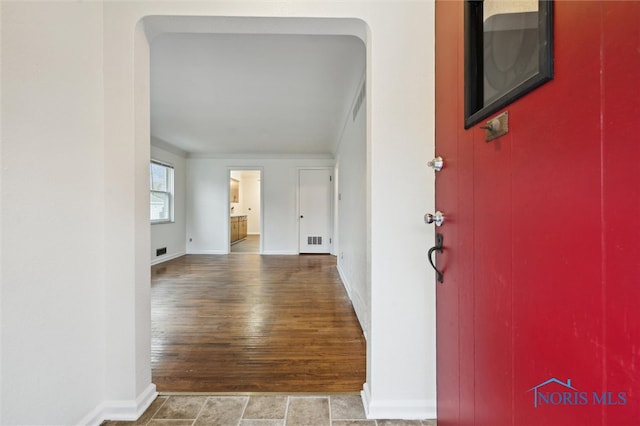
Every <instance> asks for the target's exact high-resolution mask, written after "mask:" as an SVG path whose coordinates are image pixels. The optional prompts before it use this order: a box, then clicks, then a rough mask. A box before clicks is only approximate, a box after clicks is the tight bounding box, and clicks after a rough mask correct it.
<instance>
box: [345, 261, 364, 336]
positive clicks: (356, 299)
mask: <svg viewBox="0 0 640 426" xmlns="http://www.w3.org/2000/svg"><path fill="white" fill-rule="evenodd" d="M337 269H338V275H340V279H341V280H342V285H343V286H344V288H345V290H347V295H348V296H349V300H351V305H353V310H354V311H355V313H356V318H358V322H359V323H360V328H361V329H362V333H363V334H364V338H365V340H368V334H369V329H368V326H367V323H366V319H365V318H366V317H365V312H366V311H365V309H364V308H365V306H366V304H365V303H364V301H363V300H362V299H361V298H360V295H359V294H358V293H355V294H354V293H353V292H352V291H351V283H350V282H349V280H348V279H347V277H346V275H345V274H344V272H343V271H342V268H341V267H340V263H339V262H338V265H337Z"/></svg>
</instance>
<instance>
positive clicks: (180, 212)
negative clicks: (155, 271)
mask: <svg viewBox="0 0 640 426" xmlns="http://www.w3.org/2000/svg"><path fill="white" fill-rule="evenodd" d="M151 158H152V159H154V160H159V161H161V162H164V163H166V164H169V165H172V166H173V187H174V188H173V189H174V194H175V195H174V210H173V218H174V221H173V222H172V223H158V224H152V225H151V253H150V255H151V264H152V265H153V264H156V263H160V262H164V261H166V260H169V259H173V258H176V257H179V256H182V255H184V254H185V253H186V232H187V227H186V215H185V200H186V198H187V197H186V189H187V188H186V178H187V176H186V160H185V158H184V157H183V156H182V155H180V154H176V153H173V152H169V151H168V150H165V149H162V148H159V147H157V146H151ZM162 247H166V248H167V254H165V255H161V256H156V249H158V248H162Z"/></svg>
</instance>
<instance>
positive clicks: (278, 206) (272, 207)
mask: <svg viewBox="0 0 640 426" xmlns="http://www.w3.org/2000/svg"><path fill="white" fill-rule="evenodd" d="M332 165H333V160H332V159H214V158H189V159H187V240H189V239H190V240H191V241H190V242H188V243H187V252H188V253H199V254H224V253H228V252H229V234H228V232H229V231H228V230H229V225H228V222H229V203H228V196H229V195H228V191H229V169H240V168H243V167H244V168H260V169H261V170H262V178H261V179H262V197H263V205H264V210H262V211H261V214H262V216H263V218H262V221H263V225H264V228H263V229H262V233H261V239H262V250H263V253H264V254H297V253H298V216H297V214H296V213H297V188H298V186H297V185H298V168H299V167H317V166H332ZM234 204H236V203H234ZM237 204H238V206H239V205H240V203H237ZM238 209H241V207H238ZM236 213H237V212H236Z"/></svg>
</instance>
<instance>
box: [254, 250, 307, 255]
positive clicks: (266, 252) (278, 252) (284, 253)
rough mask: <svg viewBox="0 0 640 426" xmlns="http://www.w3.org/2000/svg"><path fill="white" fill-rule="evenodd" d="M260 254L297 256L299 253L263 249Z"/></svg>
mask: <svg viewBox="0 0 640 426" xmlns="http://www.w3.org/2000/svg"><path fill="white" fill-rule="evenodd" d="M262 254H267V255H272V256H297V255H299V254H300V253H298V252H297V251H272V250H269V251H264V252H262Z"/></svg>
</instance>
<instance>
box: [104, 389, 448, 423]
mask: <svg viewBox="0 0 640 426" xmlns="http://www.w3.org/2000/svg"><path fill="white" fill-rule="evenodd" d="M121 425H123V426H124V425H146V426H201V425H207V426H214V425H220V426H436V421H435V420H366V419H365V414H364V409H363V407H362V400H361V399H360V395H357V394H348V395H347V394H339V395H319V396H306V395H305V396H303V395H224V396H219V395H209V396H208V395H171V396H169V395H161V396H159V397H158V398H157V399H156V400H155V401H154V402H153V403H152V404H151V406H150V407H149V409H148V410H147V411H146V412H145V413H144V414H143V415H142V417H141V418H140V419H139V420H138V421H136V422H122V421H107V422H104V423H103V424H102V426H121Z"/></svg>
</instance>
